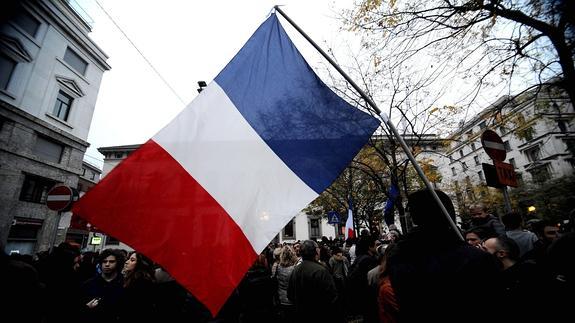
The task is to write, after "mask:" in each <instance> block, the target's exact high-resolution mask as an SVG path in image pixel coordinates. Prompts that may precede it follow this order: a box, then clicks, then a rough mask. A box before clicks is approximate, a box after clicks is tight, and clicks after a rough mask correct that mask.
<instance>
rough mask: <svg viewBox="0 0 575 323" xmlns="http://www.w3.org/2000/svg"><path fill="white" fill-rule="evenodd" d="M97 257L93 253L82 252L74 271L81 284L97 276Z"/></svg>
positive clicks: (96, 254)
mask: <svg viewBox="0 0 575 323" xmlns="http://www.w3.org/2000/svg"><path fill="white" fill-rule="evenodd" d="M98 257H99V255H98V253H97V252H93V251H88V252H84V253H83V254H82V255H81V257H80V261H79V262H78V267H77V269H76V272H77V273H78V276H79V280H80V281H81V282H85V281H87V280H88V279H90V278H92V277H94V276H95V275H96V274H97V271H96V265H97V264H98Z"/></svg>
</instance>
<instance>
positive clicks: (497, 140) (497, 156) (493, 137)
mask: <svg viewBox="0 0 575 323" xmlns="http://www.w3.org/2000/svg"><path fill="white" fill-rule="evenodd" d="M481 145H482V146H483V149H485V152H486V153H487V155H489V157H491V159H493V160H494V161H500V162H502V161H504V160H505V156H507V152H506V151H505V145H504V144H503V140H501V137H499V135H498V134H497V133H495V132H494V131H492V130H485V131H484V132H483V134H482V135H481Z"/></svg>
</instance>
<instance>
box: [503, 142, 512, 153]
mask: <svg viewBox="0 0 575 323" xmlns="http://www.w3.org/2000/svg"><path fill="white" fill-rule="evenodd" d="M503 147H505V151H506V152H510V151H511V145H510V144H509V140H505V141H504V142H503Z"/></svg>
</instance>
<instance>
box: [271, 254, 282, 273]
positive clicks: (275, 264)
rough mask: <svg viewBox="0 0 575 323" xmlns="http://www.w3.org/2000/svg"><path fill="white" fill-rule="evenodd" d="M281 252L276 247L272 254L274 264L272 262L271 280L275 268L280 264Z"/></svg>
mask: <svg viewBox="0 0 575 323" xmlns="http://www.w3.org/2000/svg"><path fill="white" fill-rule="evenodd" d="M281 252H282V248H280V247H277V248H275V249H274V252H273V256H274V257H273V259H274V262H273V264H272V278H274V274H275V272H276V271H277V267H278V266H279V264H280V254H281Z"/></svg>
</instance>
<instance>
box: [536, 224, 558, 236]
mask: <svg viewBox="0 0 575 323" xmlns="http://www.w3.org/2000/svg"><path fill="white" fill-rule="evenodd" d="M556 226H557V223H555V222H552V221H549V220H541V221H538V222H535V223H533V225H532V226H531V227H532V228H533V232H534V233H535V234H536V235H537V236H538V237H539V238H542V237H543V236H544V234H545V227H556Z"/></svg>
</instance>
